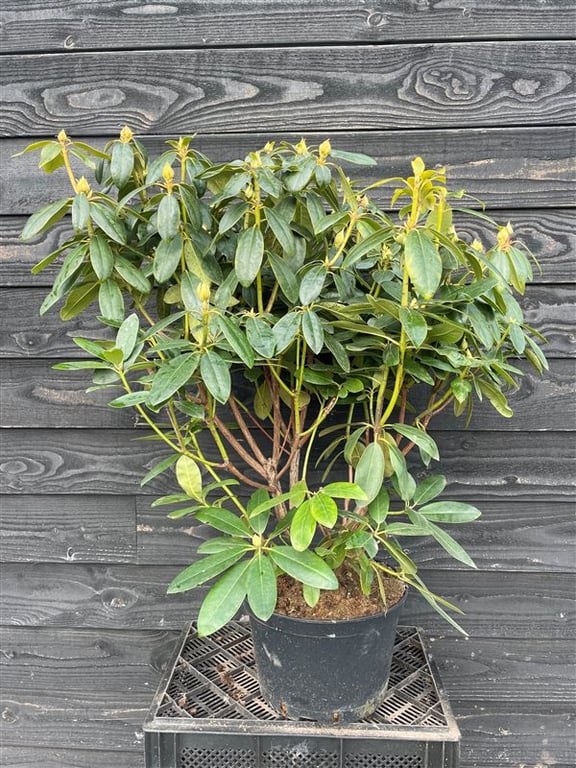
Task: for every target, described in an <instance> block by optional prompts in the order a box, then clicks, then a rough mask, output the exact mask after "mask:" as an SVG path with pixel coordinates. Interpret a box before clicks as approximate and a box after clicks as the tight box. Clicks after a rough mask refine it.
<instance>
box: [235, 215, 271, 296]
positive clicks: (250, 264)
mask: <svg viewBox="0 0 576 768" xmlns="http://www.w3.org/2000/svg"><path fill="white" fill-rule="evenodd" d="M263 257H264V238H263V237H262V232H261V231H260V229H259V228H258V227H251V228H250V229H245V230H243V231H242V232H241V234H240V236H239V237H238V243H237V246H236V255H235V257H234V270H235V272H236V277H237V278H238V282H239V283H240V285H243V286H244V287H245V288H246V287H248V286H249V285H251V284H252V283H253V282H254V280H255V278H256V275H257V274H258V272H259V270H260V267H261V265H262V259H263Z"/></svg>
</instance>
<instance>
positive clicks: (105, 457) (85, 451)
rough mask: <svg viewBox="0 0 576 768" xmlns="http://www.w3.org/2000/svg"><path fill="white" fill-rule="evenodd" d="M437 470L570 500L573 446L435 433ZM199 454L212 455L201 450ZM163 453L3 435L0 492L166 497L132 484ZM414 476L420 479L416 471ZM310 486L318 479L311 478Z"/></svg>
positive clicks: (160, 488) (473, 482)
mask: <svg viewBox="0 0 576 768" xmlns="http://www.w3.org/2000/svg"><path fill="white" fill-rule="evenodd" d="M434 436H435V438H436V441H437V443H438V446H439V450H440V455H441V456H442V461H441V463H440V464H438V465H434V467H431V471H434V472H436V471H443V472H444V473H445V474H446V476H447V477H448V480H449V483H450V486H449V488H448V489H447V491H446V493H447V495H449V496H452V497H456V498H466V499H477V500H478V501H481V500H483V499H505V498H507V499H516V500H521V499H535V498H538V499H540V500H553V499H554V500H556V501H561V500H563V499H565V498H566V497H568V498H570V497H571V494H572V493H573V489H574V482H575V480H576V477H575V476H574V472H573V457H574V440H573V435H571V433H564V432H542V433H539V434H530V433H522V432H520V433H511V434H504V433H499V432H473V431H468V432H451V431H447V432H436V433H434ZM205 453H206V456H207V457H208V458H210V456H214V454H213V453H212V449H211V448H210V446H206V449H205ZM166 455H168V452H167V451H166V450H165V449H164V448H163V447H162V445H160V444H159V443H158V442H156V441H142V440H138V439H135V438H134V437H133V436H132V434H131V433H130V432H127V431H126V430H112V429H110V430H105V431H104V430H92V429H86V430H73V429H60V430H43V429H35V430H29V429H17V430H6V434H5V438H4V440H3V445H2V462H3V463H2V465H1V472H0V489H1V491H2V492H3V493H7V494H101V493H103V494H126V495H131V494H139V493H142V492H143V491H144V495H148V494H161V493H170V492H174V490H175V483H174V480H173V479H172V478H171V476H170V475H169V474H168V473H164V475H162V476H159V477H157V478H155V479H154V480H152V481H151V482H150V483H148V484H147V485H146V486H145V488H144V489H140V480H141V478H142V476H143V474H145V473H146V472H147V470H148V469H150V468H151V467H152V466H154V464H156V463H157V462H158V461H160V460H161V459H162V458H163V457H165V456H166ZM415 471H416V473H417V475H418V476H421V467H420V466H419V465H417V466H416V468H415ZM309 480H310V482H311V483H315V482H318V483H319V482H320V477H319V476H317V475H316V474H315V473H311V476H310V478H309Z"/></svg>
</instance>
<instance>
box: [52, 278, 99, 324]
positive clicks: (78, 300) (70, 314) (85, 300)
mask: <svg viewBox="0 0 576 768" xmlns="http://www.w3.org/2000/svg"><path fill="white" fill-rule="evenodd" d="M99 288H100V286H99V285H98V283H82V284H81V285H78V286H77V287H76V288H74V289H73V290H71V291H70V293H69V294H68V297H67V298H66V301H65V303H64V306H63V307H62V309H61V310H60V317H61V319H62V320H65V321H66V320H72V318H74V317H76V316H77V315H79V314H80V313H81V312H83V311H84V310H85V309H86V308H87V307H89V306H90V304H92V302H93V301H95V300H96V298H97V296H98V291H99Z"/></svg>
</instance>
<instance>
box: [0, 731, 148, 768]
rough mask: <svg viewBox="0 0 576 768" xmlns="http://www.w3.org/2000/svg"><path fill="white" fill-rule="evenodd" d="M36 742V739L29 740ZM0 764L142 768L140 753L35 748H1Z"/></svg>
mask: <svg viewBox="0 0 576 768" xmlns="http://www.w3.org/2000/svg"><path fill="white" fill-rule="evenodd" d="M31 740H32V741H36V740H35V739H33V738H32V739H31ZM0 764H1V765H2V766H3V767H4V768H38V766H42V768H111V766H114V768H142V766H143V765H144V754H143V751H142V749H139V750H138V751H134V752H126V751H124V750H122V751H119V750H117V751H115V752H113V751H111V750H107V749H106V750H100V749H98V750H96V749H78V745H77V744H76V745H74V746H72V747H71V748H70V749H62V748H60V747H59V746H58V745H57V746H55V747H37V746H36V747H35V746H25V747H24V746H16V747H9V746H0Z"/></svg>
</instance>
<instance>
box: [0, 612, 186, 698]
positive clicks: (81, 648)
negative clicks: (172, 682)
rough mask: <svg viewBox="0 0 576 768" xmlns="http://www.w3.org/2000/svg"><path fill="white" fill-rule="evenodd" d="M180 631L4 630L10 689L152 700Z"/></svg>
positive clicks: (0, 662)
mask: <svg viewBox="0 0 576 768" xmlns="http://www.w3.org/2000/svg"><path fill="white" fill-rule="evenodd" d="M178 636H179V635H178V632H162V631H158V630H151V631H148V630H147V629H142V630H134V629H132V630H130V629H127V630H123V629H118V630H106V629H74V628H72V629H61V628H35V629H33V630H31V629H28V628H25V627H2V628H0V670H1V673H2V686H3V688H4V689H6V690H13V691H17V690H19V691H31V692H41V691H44V692H47V691H51V690H54V689H59V690H61V691H62V692H74V691H75V692H80V691H84V690H93V691H109V692H114V693H120V692H124V693H125V694H126V697H127V698H129V697H130V695H131V694H132V693H136V694H148V695H149V697H150V701H152V696H153V694H154V690H155V688H156V686H157V684H158V681H159V679H160V676H161V674H162V672H163V671H164V669H165V666H166V664H167V662H168V661H169V659H170V657H171V656H172V652H173V650H174V647H175V643H176V642H177V640H178Z"/></svg>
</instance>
